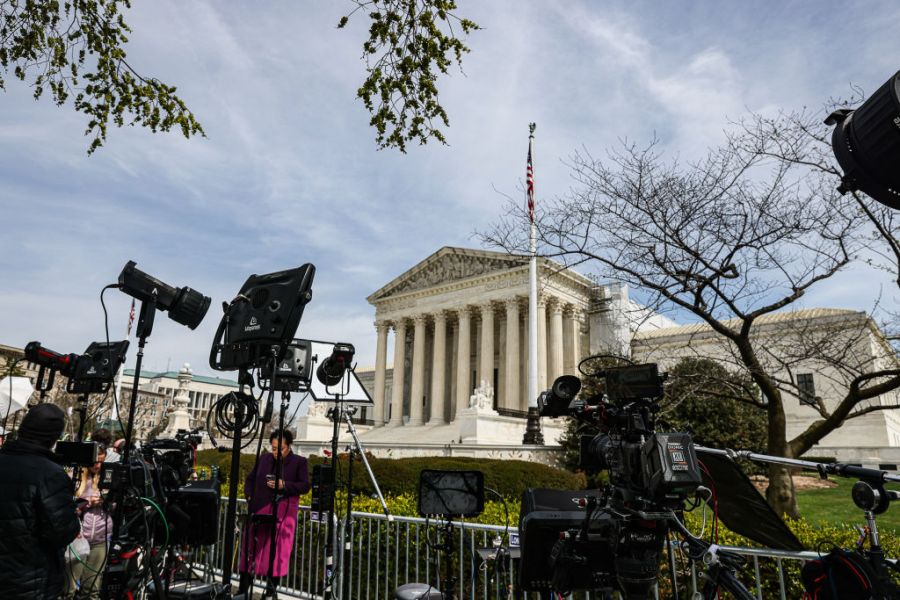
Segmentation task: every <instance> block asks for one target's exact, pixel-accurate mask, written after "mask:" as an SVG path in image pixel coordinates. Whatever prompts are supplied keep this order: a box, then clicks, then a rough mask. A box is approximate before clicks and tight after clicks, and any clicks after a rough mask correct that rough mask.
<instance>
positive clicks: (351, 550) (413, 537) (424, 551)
mask: <svg viewBox="0 0 900 600" xmlns="http://www.w3.org/2000/svg"><path fill="white" fill-rule="evenodd" d="M225 506H226V501H224V500H223V503H222V509H221V510H220V515H219V518H220V520H219V523H220V527H219V531H220V535H219V537H220V539H224V533H225V531H224V527H225V516H224V515H225ZM246 510H247V508H246V502H244V501H243V500H240V501H239V502H238V519H237V521H236V522H237V523H238V524H240V523H242V522H243V517H244V516H245V515H246ZM352 516H353V518H352V520H351V525H350V528H349V530H346V531H345V522H344V521H343V520H341V521H340V522H338V523H337V527H336V528H335V531H336V535H337V539H339V540H343V544H344V547H345V548H346V549H347V552H346V555H345V556H346V558H345V560H346V568H345V569H344V568H338V569H337V570H336V573H337V575H336V577H335V578H334V581H333V582H332V583H333V587H332V589H333V590H334V594H335V597H338V598H342V597H343V590H344V586H345V585H348V586H349V598H350V599H352V600H390V599H391V598H392V593H393V590H395V589H396V588H397V587H399V586H401V585H403V584H405V583H410V582H421V583H426V584H434V585H436V586H440V581H441V575H442V574H443V572H444V569H445V568H446V565H445V564H442V561H441V557H440V555H439V554H437V553H436V552H435V551H434V550H433V548H432V545H431V540H432V539H433V538H434V536H435V535H436V529H437V527H438V525H439V523H436V522H435V521H428V520H426V519H423V518H418V517H393V518H392V519H391V520H388V519H387V518H386V517H385V516H384V515H383V514H374V513H363V512H354V513H353V515H352ZM237 529H238V531H236V532H235V533H236V535H235V552H234V557H235V558H234V561H235V562H234V565H233V571H234V573H235V574H236V573H237V571H238V556H239V548H240V540H241V534H242V531H241V527H240V525H237ZM510 531H511V532H512V533H516V529H515V528H511V529H510ZM505 533H506V529H505V527H504V526H502V525H483V524H479V523H467V522H465V521H454V522H453V535H454V538H453V543H454V553H453V564H452V565H451V568H452V569H453V574H454V576H455V578H456V580H457V582H456V597H457V598H459V599H460V600H488V599H505V598H514V597H517V596H516V595H515V594H514V593H513V589H514V585H515V582H516V581H517V577H518V573H517V569H518V561H516V560H512V561H508V564H507V561H499V562H498V561H492V560H487V561H484V560H482V558H481V556H480V555H479V553H478V549H479V548H481V549H485V548H494V547H495V539H496V538H498V537H504V536H505ZM326 535H327V523H326V522H325V521H324V520H322V519H321V518H320V515H317V514H316V513H313V512H311V511H310V509H309V507H306V506H303V507H300V509H299V513H298V519H297V532H296V535H295V542H294V549H293V553H292V557H291V561H290V566H289V569H288V574H287V575H286V576H285V577H283V578H282V580H281V582H280V583H281V585H280V586H279V594H280V596H282V597H291V598H321V597H322V595H323V592H324V589H325V587H326V583H327V582H326V576H325V566H326V565H325V546H326ZM340 548H341V545H340V544H336V545H335V551H336V553H337V554H338V555H340ZM722 548H723V549H725V550H729V551H732V552H735V553H738V554H741V555H743V556H744V557H745V558H746V559H747V564H748V567H747V569H745V570H744V573H742V574H741V576H740V578H741V580H742V582H743V583H744V585H745V586H747V588H748V589H750V591H751V592H752V593H754V594H755V595H756V596H757V598H759V600H762V599H763V592H764V590H766V596H765V597H766V599H767V600H768V598H772V597H774V595H773V593H772V588H774V587H776V586H777V590H778V594H779V597H780V598H781V600H787V597H788V596H787V594H788V585H787V583H786V580H785V568H784V566H785V562H790V561H804V560H810V559H812V558H816V557H817V554H816V553H814V552H783V551H778V550H766V549H756V548H742V547H731V546H723V547H722ZM678 552H679V551H678V550H677V549H675V553H676V554H675V555H673V556H672V557H670V556H669V555H668V554H667V558H666V562H667V564H668V572H669V574H671V573H672V571H673V568H676V567H677V566H678V565H680V564H682V563H681V561H679V560H675V558H674V557H675V556H677V553H678ZM223 556H224V552H223V549H222V543H221V542H220V543H219V544H216V545H213V546H209V547H206V548H203V549H201V550H200V551H199V552H198V556H197V558H196V561H197V562H196V563H195V569H196V570H199V571H201V572H205V573H206V574H207V576H208V577H209V578H210V579H212V578H215V577H216V576H218V577H221V573H222V567H223V565H222V560H223ZM339 561H340V556H336V557H335V563H336V564H338V565H339ZM765 574H771V575H774V578H775V580H766V581H768V588H766V587H764V583H765V581H764V579H763V577H764V575H765ZM348 577H349V581H347V580H346V579H345V578H348ZM234 578H235V581H236V580H237V575H235V576H234ZM688 578H689V581H685V580H686V579H688ZM675 581H676V583H677V587H678V589H679V591H680V595H681V597H682V598H689V597H691V595H692V594H693V593H695V592H696V591H697V588H698V587H700V586H702V581H701V578H700V576H699V575H698V573H697V571H696V568H694V567H692V568H691V569H690V572H689V573H688V572H686V571H683V572H681V573H679V574H678V575H677V577H676V578H675ZM672 584H673V581H672V579H668V580H667V581H664V582H660V584H659V585H658V586H657V588H656V589H654V594H653V595H654V598H657V599H658V598H670V597H672V592H671V590H672V589H673V587H672ZM685 584H687V585H685ZM256 585H257V586H261V585H263V582H262V581H257V584H256ZM259 589H261V588H259ZM519 597H522V598H526V599H534V600H538V599H539V598H540V595H539V594H537V593H535V594H526V595H523V596H519ZM570 598H572V599H573V600H581V599H585V600H591V599H592V598H593V596H592V594H590V593H576V594H573V595H572V596H570Z"/></svg>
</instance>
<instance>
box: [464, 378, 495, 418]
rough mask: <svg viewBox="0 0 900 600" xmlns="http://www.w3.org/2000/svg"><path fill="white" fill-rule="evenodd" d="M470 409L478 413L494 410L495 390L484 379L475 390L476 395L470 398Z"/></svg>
mask: <svg viewBox="0 0 900 600" xmlns="http://www.w3.org/2000/svg"><path fill="white" fill-rule="evenodd" d="M469 408H471V409H473V410H475V411H476V412H484V411H493V410H494V388H493V386H491V385H490V384H489V383H488V382H486V381H485V380H484V379H482V380H481V384H480V385H479V386H478V387H477V388H475V393H474V394H472V395H471V396H470V397H469Z"/></svg>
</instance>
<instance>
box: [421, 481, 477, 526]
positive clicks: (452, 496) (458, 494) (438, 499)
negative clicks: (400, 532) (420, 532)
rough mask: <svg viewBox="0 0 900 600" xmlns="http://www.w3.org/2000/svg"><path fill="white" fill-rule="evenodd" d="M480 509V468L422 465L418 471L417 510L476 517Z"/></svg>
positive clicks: (422, 512) (441, 515)
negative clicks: (424, 466) (460, 468)
mask: <svg viewBox="0 0 900 600" xmlns="http://www.w3.org/2000/svg"><path fill="white" fill-rule="evenodd" d="M483 510H484V474H483V473H482V472H481V471H433V470H430V469H425V470H423V471H422V472H421V473H420V474H419V514H420V515H422V516H423V517H424V516H426V515H427V516H440V517H448V518H450V517H475V516H478V515H480V514H481V512H482V511H483Z"/></svg>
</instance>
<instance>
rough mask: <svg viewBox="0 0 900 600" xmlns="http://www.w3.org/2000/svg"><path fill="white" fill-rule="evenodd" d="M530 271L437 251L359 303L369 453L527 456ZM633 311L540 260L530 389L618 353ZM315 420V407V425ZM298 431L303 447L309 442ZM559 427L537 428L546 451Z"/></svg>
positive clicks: (516, 261)
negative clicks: (364, 328)
mask: <svg viewBox="0 0 900 600" xmlns="http://www.w3.org/2000/svg"><path fill="white" fill-rule="evenodd" d="M528 262H529V259H528V257H527V256H517V255H510V254H507V253H503V252H494V251H488V250H474V249H468V248H454V247H444V248H441V249H440V250H438V251H437V252H435V253H434V254H432V255H431V256H429V257H428V258H426V259H425V260H423V261H421V262H420V263H418V264H417V265H415V266H414V267H412V268H411V269H409V270H408V271H406V272H405V273H403V274H401V275H399V276H398V277H396V278H395V279H394V280H392V281H390V282H389V283H388V284H387V285H385V286H383V287H382V288H381V289H379V290H377V291H376V292H374V293H373V294H371V295H370V296H369V297H368V301H369V303H371V304H372V305H373V306H374V307H375V328H376V331H377V345H376V359H375V368H374V372H370V373H362V374H361V378H362V379H363V381H364V383H365V384H366V387H367V388H369V391H370V393H371V395H372V397H373V399H374V401H375V404H374V407H372V408H371V409H370V410H367V411H366V412H367V417H368V418H369V419H371V424H372V425H371V428H360V430H361V431H362V430H363V429H366V431H364V432H363V433H362V434H361V439H362V440H363V442H364V443H365V445H366V447H367V449H372V451H373V452H375V453H376V454H381V455H385V454H387V455H391V456H400V455H409V454H423V453H429V452H430V453H434V452H436V451H437V449H438V448H443V449H444V450H443V451H442V452H440V453H444V454H447V453H452V454H466V452H465V451H464V449H465V448H467V447H470V446H484V445H487V446H491V447H492V448H493V450H494V451H495V452H494V454H493V455H494V456H500V455H504V456H506V455H511V456H518V457H525V456H526V455H523V454H521V452H520V451H519V449H520V448H521V446H522V438H523V435H524V432H525V423H526V421H525V416H526V412H527V410H528V404H529V398H528V368H529V365H528V363H529V360H528V271H529V264H528ZM635 309H638V310H639V307H636V305H633V303H631V302H630V301H629V300H628V298H627V289H626V288H622V287H618V286H616V287H609V286H599V285H597V284H596V283H594V282H593V281H591V280H590V279H588V278H587V277H585V276H583V275H581V274H579V273H577V272H576V271H574V270H571V269H566V268H564V267H563V266H562V265H560V264H558V263H556V262H553V261H551V260H548V259H538V305H537V310H538V315H537V322H538V390H539V391H540V390H545V389H547V388H548V387H550V385H551V384H552V383H553V380H554V379H555V378H556V377H558V376H559V375H563V374H575V373H576V372H577V371H576V369H577V366H578V362H579V361H580V360H581V359H582V358H583V357H585V356H587V355H588V354H589V352H591V351H594V352H596V351H598V350H599V349H601V348H604V349H606V350H608V351H623V350H626V349H627V347H628V344H629V341H630V339H631V337H632V335H633V333H634V331H631V330H630V329H629V327H630V326H629V325H628V321H627V320H625V319H623V318H621V317H622V315H623V313H624V311H628V310H635ZM644 312H645V313H646V311H644ZM669 325H674V323H672V322H671V321H669V320H668V319H664V318H662V317H660V316H658V315H649V314H644V318H643V319H642V327H645V328H646V327H650V328H654V327H655V328H659V327H665V326H669ZM626 351H627V350H626ZM322 410H323V409H322V408H316V407H313V411H312V418H313V419H315V418H317V417H322V415H319V414H317V413H319V412H321V411H322ZM305 425H306V426H307V428H306V430H305V431H301V434H300V437H303V435H304V433H306V434H313V431H312V429H310V428H309V425H311V423H307V424H305ZM564 425H565V424H564V419H543V420H542V426H543V435H544V439H545V443H546V444H547V445H548V446H553V445H556V443H557V439H558V437H559V435H560V433H561V432H562V430H563V428H564ZM301 429H303V424H302V425H301ZM324 433H325V430H324V429H321V430H320V436H321V435H323V434H324ZM504 446H508V447H509V449H508V451H503V450H502V447H504ZM379 449H380V451H379ZM498 452H499V454H498ZM476 454H478V453H476ZM480 454H483V452H481V453H480Z"/></svg>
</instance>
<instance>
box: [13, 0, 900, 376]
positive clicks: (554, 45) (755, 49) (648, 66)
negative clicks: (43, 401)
mask: <svg viewBox="0 0 900 600" xmlns="http://www.w3.org/2000/svg"><path fill="white" fill-rule="evenodd" d="M351 6H352V5H351V4H350V3H349V2H338V1H334V2H304V3H297V2H284V1H282V2H269V3H258V2H257V3H243V2H236V1H235V2H225V1H220V2H212V1H210V2H200V1H196V2H190V3H185V2H175V1H169V0H155V1H154V2H140V3H135V5H134V8H133V10H132V11H131V12H130V13H129V15H128V21H129V23H130V24H131V26H132V27H133V29H134V32H133V34H132V36H131V43H130V45H129V47H128V54H129V60H130V63H131V64H132V65H133V66H134V67H135V68H136V69H137V70H139V71H140V72H142V73H144V74H146V75H152V76H157V77H159V78H161V79H163V80H164V81H166V82H168V83H171V84H174V85H177V86H178V91H179V94H180V96H181V97H182V98H183V99H184V100H185V101H186V102H187V103H188V105H189V106H190V107H191V109H192V110H193V111H194V112H195V114H196V115H197V118H198V119H199V120H200V122H201V123H202V124H203V126H204V128H205V130H206V132H207V134H208V138H207V139H201V138H197V139H193V140H184V139H183V138H181V137H180V136H179V135H177V134H156V135H153V134H151V133H150V132H148V131H146V130H143V129H138V128H125V129H121V130H118V129H117V130H111V131H110V134H109V140H108V142H107V145H106V146H105V147H104V148H102V149H100V150H99V151H98V152H97V153H96V154H94V155H93V156H90V157H89V156H87V155H86V153H85V150H86V148H87V145H88V140H87V139H86V138H84V137H83V136H82V133H83V131H84V129H85V119H84V118H83V117H82V116H81V115H79V114H76V113H75V112H74V111H73V110H71V108H64V109H59V108H56V107H55V106H54V105H53V104H52V103H51V102H48V101H41V102H34V101H33V100H32V99H31V96H30V91H29V90H28V89H26V88H25V87H23V86H21V85H18V84H17V83H18V82H16V81H13V80H11V79H10V78H7V81H8V84H7V88H8V90H7V91H6V92H5V93H3V94H0V139H2V144H0V206H2V209H3V215H4V231H3V234H2V237H0V239H2V250H3V251H2V252H0V274H2V277H3V283H4V291H3V293H2V294H0V342H2V343H6V344H10V345H15V346H23V345H24V344H25V343H26V342H28V341H30V340H40V341H42V342H44V343H45V344H46V345H47V346H49V347H51V348H54V349H58V350H60V351H64V352H71V351H81V350H83V349H84V348H85V347H86V346H87V345H88V343H89V342H90V341H92V340H95V339H102V337H103V329H102V327H103V314H102V311H101V309H100V305H99V302H98V299H97V297H98V294H99V291H100V288H101V287H102V286H103V285H104V284H106V283H111V282H113V281H114V280H115V278H116V276H117V275H118V273H119V271H120V270H121V268H122V266H123V265H124V264H125V262H126V261H128V260H135V261H137V263H138V266H139V268H142V269H144V270H146V271H148V272H150V273H151V274H154V275H156V276H157V277H159V278H161V279H163V280H164V281H167V282H169V283H171V284H174V285H179V286H180V285H190V286H192V287H194V288H195V289H198V290H200V291H202V292H203V293H205V294H207V295H209V296H211V297H212V298H213V307H212V309H211V310H210V314H209V315H208V316H207V318H206V319H205V321H204V323H203V324H202V325H201V326H200V328H198V329H197V330H196V331H190V330H188V329H187V328H185V327H182V326H180V325H177V324H175V323H173V322H171V321H169V320H168V319H165V318H160V319H158V320H157V325H156V328H155V331H154V335H153V337H152V338H151V339H150V342H149V343H148V347H147V351H146V358H145V365H146V367H147V368H149V369H155V370H162V369H165V368H166V366H167V364H171V366H172V368H175V367H177V366H178V365H179V364H180V363H182V362H184V361H189V362H191V363H192V365H193V366H194V368H195V371H197V372H201V373H209V372H211V370H210V368H209V367H208V365H207V355H208V351H209V345H210V343H211V341H212V336H213V332H214V329H215V325H216V324H217V322H218V318H219V315H220V312H219V308H218V306H219V305H220V303H221V301H222V300H224V299H227V298H231V297H232V296H233V295H234V293H235V292H236V291H237V290H238V288H239V287H240V285H241V283H242V282H243V281H244V279H246V277H247V276H248V275H249V274H250V273H265V272H270V271H275V270H280V269H284V268H289V267H294V266H297V265H299V264H302V263H305V262H312V263H314V264H315V265H316V267H317V269H318V273H317V276H316V281H315V285H314V298H313V302H312V303H311V304H310V305H309V306H308V308H307V311H306V313H305V315H304V319H303V321H302V323H301V325H300V329H299V331H298V336H300V337H312V338H317V339H334V340H343V341H349V342H353V343H355V344H356V345H357V347H358V350H359V362H360V363H361V364H371V363H373V362H374V342H375V333H374V327H373V326H372V322H373V318H374V311H373V309H372V307H370V306H369V305H368V304H367V303H366V301H365V297H366V296H367V295H368V294H370V293H371V292H372V291H374V290H376V289H378V288H379V287H381V286H382V285H384V284H385V283H387V282H388V281H390V280H391V279H392V278H394V277H395V276H397V275H398V274H400V273H401V272H403V271H404V270H406V269H408V268H409V267H411V266H412V265H414V264H415V263H416V262H418V261H419V260H421V259H423V258H425V257H426V256H428V255H429V254H431V253H432V252H434V251H435V250H437V249H438V248H440V247H442V246H445V245H459V246H477V245H478V242H477V241H476V240H475V239H474V238H473V237H472V234H473V232H474V231H476V230H477V229H479V228H485V227H487V226H488V225H489V224H490V223H491V222H492V221H494V220H495V219H497V218H498V216H499V215H500V214H501V211H502V210H503V205H504V202H505V197H504V194H507V195H511V196H514V197H517V198H518V197H521V192H520V186H521V181H522V178H523V174H524V159H525V151H526V146H527V124H528V123H529V122H530V121H535V122H537V124H538V129H537V132H536V149H535V150H536V161H535V162H536V165H535V169H536V180H537V194H538V201H539V202H540V199H541V198H542V197H550V196H554V195H557V194H564V193H565V192H566V190H567V189H568V187H569V185H570V183H571V179H570V175H569V169H568V167H567V166H566V164H565V160H566V158H567V157H568V156H570V155H571V154H572V152H573V151H575V150H578V149H581V148H585V149H587V150H589V151H590V152H592V153H593V154H595V155H602V153H603V151H604V149H605V148H607V147H609V146H610V145H613V144H615V143H616V142H617V140H619V139H622V138H628V139H633V140H638V141H641V140H648V139H649V138H650V137H652V136H653V135H654V134H655V135H657V136H658V137H659V138H660V140H661V142H662V144H663V145H664V147H665V149H666V150H667V151H668V152H671V153H673V154H678V155H679V156H681V157H691V156H694V155H699V154H701V153H702V152H703V151H704V149H705V148H706V147H707V146H709V145H710V144H715V143H716V142H717V141H718V140H720V139H721V136H722V130H723V128H724V127H725V126H726V125H727V122H728V119H729V118H737V117H740V116H741V115H742V114H743V113H744V112H746V111H747V110H755V111H769V110H776V109H778V108H782V107H783V108H786V109H791V108H799V107H802V106H809V107H811V108H818V107H820V106H821V105H822V104H823V103H824V101H825V100H826V99H827V98H828V97H829V96H840V95H846V94H847V92H848V91H849V84H850V83H851V82H852V83H855V84H858V85H860V86H862V87H863V88H864V89H865V90H867V91H870V92H871V91H873V90H874V89H875V88H876V87H877V86H879V85H880V84H881V83H883V82H884V81H885V80H886V79H887V78H888V77H889V76H890V75H891V74H893V73H894V72H895V71H896V70H897V69H898V68H900V61H898V57H900V36H898V35H897V34H896V23H898V22H900V4H897V3H896V2H888V1H883V2H877V1H874V2H841V3H838V2H811V1H809V2H779V3H776V2H764V3H763V2H756V3H750V2H722V1H716V2H690V3H689V2H677V3H676V2H634V1H630V2H587V1H585V2H575V1H560V2H539V1H521V0H520V1H516V2H512V1H503V2H501V1H499V0H498V1H494V2H475V1H473V0H460V9H459V13H460V14H461V15H464V16H467V17H469V18H472V19H473V20H475V21H476V22H478V23H479V24H480V25H481V26H482V27H483V30H482V31H479V32H477V33H475V34H474V35H473V36H472V37H471V38H470V39H469V45H470V46H471V48H472V52H471V54H469V55H467V56H466V57H465V59H464V64H463V69H464V74H463V73H460V72H458V71H457V70H452V71H451V75H450V76H449V77H446V78H443V79H442V80H441V81H440V90H441V99H442V102H443V104H444V106H445V108H446V109H447V110H448V112H449V115H450V128H449V129H448V130H447V131H446V135H447V138H448V141H449V146H439V145H436V144H429V145H427V146H424V147H417V146H413V147H411V148H410V150H409V153H408V154H407V155H402V154H400V153H399V152H396V151H393V150H387V151H379V150H377V148H376V146H375V143H374V132H373V131H372V130H371V129H370V128H369V126H368V119H369V117H368V114H367V113H366V112H365V110H364V108H363V107H362V105H361V104H360V103H359V102H358V101H357V100H356V99H355V92H356V89H357V87H358V86H359V84H360V83H361V82H362V80H363V78H364V68H363V63H362V62H361V61H360V54H361V44H362V41H363V38H364V35H365V28H366V26H367V25H368V23H367V20H366V18H365V17H364V16H362V15H356V16H355V17H354V19H353V20H351V24H350V26H349V27H348V28H347V29H346V30H337V29H335V27H334V25H335V24H336V23H337V21H338V20H339V18H340V17H341V15H342V14H343V13H342V10H347V9H349V8H350V7H351ZM872 281H873V276H872V274H871V273H868V272H863V271H862V270H854V271H851V272H848V273H847V274H845V275H844V276H842V277H841V278H839V279H836V280H834V281H832V282H829V283H828V284H827V285H825V286H823V287H821V288H820V289H819V291H818V292H816V293H815V294H814V295H812V296H811V297H810V298H808V299H807V305H809V306H814V305H815V306H834V307H847V308H859V309H866V308H868V307H869V306H870V305H871V303H872V301H873V299H874V298H875V297H876V296H877V295H878V292H879V290H878V289H877V288H878V286H877V285H873V283H872ZM107 297H108V298H109V302H108V305H109V306H110V309H111V336H112V337H113V338H119V337H122V335H123V334H124V326H125V320H126V317H127V313H128V306H129V304H130V300H129V299H128V298H127V297H125V296H124V295H122V294H120V293H117V292H112V293H110V294H109V295H108V296H107ZM886 299H887V296H886V298H885V299H883V301H885V300H886ZM133 355H134V352H132V353H131V356H130V357H129V364H133V359H134V356H133Z"/></svg>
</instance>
